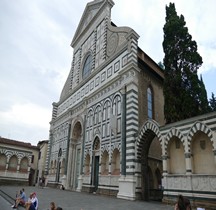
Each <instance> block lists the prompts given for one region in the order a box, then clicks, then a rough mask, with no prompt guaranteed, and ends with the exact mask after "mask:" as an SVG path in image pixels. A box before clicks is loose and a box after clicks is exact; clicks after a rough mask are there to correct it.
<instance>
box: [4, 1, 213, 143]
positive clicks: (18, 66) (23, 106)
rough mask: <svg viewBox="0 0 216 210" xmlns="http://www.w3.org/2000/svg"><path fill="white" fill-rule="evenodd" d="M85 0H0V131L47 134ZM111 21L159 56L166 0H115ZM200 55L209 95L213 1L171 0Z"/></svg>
mask: <svg viewBox="0 0 216 210" xmlns="http://www.w3.org/2000/svg"><path fill="white" fill-rule="evenodd" d="M87 2H89V1H88V0H61V1H59V0H31V1H29V0H10V1H8V0H0V96H1V97H0V136H2V137H5V138H10V139H14V140H19V141H24V142H30V143H31V144H33V145H36V144H37V142H38V141H41V140H45V139H48V137H49V122H50V120H51V114H52V103H53V102H58V100H59V96H60V93H61V90H62V88H63V85H64V82H65V80H66V78H67V75H68V73H69V70H70V66H71V62H72V55H73V49H72V48H71V47H70V43H71V41H72V38H73V36H74V33H75V30H76V28H77V26H78V23H79V20H80V18H81V16H82V13H83V11H84V9H85V6H86V3H87ZM114 2H115V5H114V7H113V9H112V21H113V22H114V23H115V24H116V25H117V26H129V27H131V28H133V29H134V30H135V31H136V32H137V33H138V34H139V35H140V38H139V46H140V47H141V48H142V50H144V51H145V52H146V53H147V54H148V55H149V56H150V57H151V58H152V59H153V60H155V62H157V63H158V62H159V61H162V60H163V56H164V55H163V49H162V41H163V26H164V23H165V5H166V4H169V2H170V1H167V0H133V1H131V0H114ZM172 2H174V3H175V6H176V10H177V13H178V15H180V14H182V15H184V17H185V21H186V25H187V27H188V29H189V33H190V34H191V35H192V37H193V40H195V41H196V42H197V45H198V52H199V53H200V55H201V56H202V58H203V65H202V67H201V68H200V70H199V73H202V76H203V80H204V83H205V86H206V90H207V93H208V97H211V93H212V92H214V93H215V95H216V84H215V83H216V82H215V81H216V28H215V21H216V12H215V6H216V2H215V0H174V1H172Z"/></svg>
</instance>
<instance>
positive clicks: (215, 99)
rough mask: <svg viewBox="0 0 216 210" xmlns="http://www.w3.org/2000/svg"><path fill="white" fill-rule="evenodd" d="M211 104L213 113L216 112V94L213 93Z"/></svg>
mask: <svg viewBox="0 0 216 210" xmlns="http://www.w3.org/2000/svg"><path fill="white" fill-rule="evenodd" d="M209 104H210V109H211V111H216V97H215V96H214V93H212V96H211V98H210V100H209Z"/></svg>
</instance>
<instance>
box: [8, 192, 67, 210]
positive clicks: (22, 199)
mask: <svg viewBox="0 0 216 210" xmlns="http://www.w3.org/2000/svg"><path fill="white" fill-rule="evenodd" d="M18 205H21V206H23V207H25V209H26V210H38V198H37V196H36V193H35V192H33V193H31V194H30V195H29V198H28V199H27V196H26V194H25V190H24V188H22V189H21V190H20V191H19V192H16V199H15V203H14V205H12V208H14V209H17V208H18ZM50 210H63V209H62V208H61V207H56V204H55V203H54V202H51V203H50Z"/></svg>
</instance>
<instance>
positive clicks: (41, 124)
mask: <svg viewBox="0 0 216 210" xmlns="http://www.w3.org/2000/svg"><path fill="white" fill-rule="evenodd" d="M0 118H1V121H3V122H5V123H6V124H8V125H10V122H12V124H22V125H25V126H30V127H31V126H36V127H38V128H46V129H48V128H49V121H50V119H51V112H50V109H47V108H44V107H41V106H38V105H36V104H31V103H27V104H14V105H13V106H12V107H11V109H9V110H7V111H4V112H0Z"/></svg>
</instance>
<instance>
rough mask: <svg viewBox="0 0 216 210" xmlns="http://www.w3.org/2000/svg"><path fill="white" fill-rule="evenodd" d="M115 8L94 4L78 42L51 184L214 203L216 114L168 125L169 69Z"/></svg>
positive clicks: (98, 0) (51, 156)
mask: <svg viewBox="0 0 216 210" xmlns="http://www.w3.org/2000/svg"><path fill="white" fill-rule="evenodd" d="M113 6H114V2H113V1H112V0H95V1H91V2H89V3H88V4H87V5H86V8H85V10H84V12H83V15H82V17H81V20H80V22H79V25H78V27H77V30H76V32H75V35H74V37H73V40H72V43H71V47H72V48H73V59H72V64H71V68H70V71H69V75H68V78H67V80H66V82H65V85H64V87H63V89H62V92H61V95H60V99H59V101H58V102H54V103H53V110H52V119H51V122H50V125H51V126H50V135H49V136H50V137H49V144H48V151H47V153H48V156H47V160H46V173H47V177H46V178H47V181H48V185H50V186H61V185H64V187H65V188H66V189H68V190H76V191H86V192H92V193H99V194H106V195H114V196H117V197H118V198H123V199H129V200H135V199H144V200H149V199H154V200H161V199H162V196H163V195H164V197H163V199H164V201H167V202H169V201H170V200H172V198H175V196H176V195H178V194H179V193H180V192H181V193H183V194H187V195H188V196H190V197H194V198H196V197H199V198H202V197H206V196H207V197H208V199H209V201H210V203H211V199H213V198H214V196H215V195H216V158H215V157H216V152H215V151H216V136H215V135H216V134H215V130H216V113H212V114H210V116H209V120H208V119H207V118H206V117H203V116H201V117H200V118H193V119H189V120H188V121H186V122H185V121H184V122H179V124H172V125H166V126H165V121H164V114H163V109H164V98H163V79H164V74H163V70H162V69H161V68H160V67H159V66H158V65H157V63H155V62H154V61H153V60H152V59H151V58H150V57H149V56H148V55H147V54H146V53H145V52H144V51H143V50H142V49H140V48H139V46H138V39H139V35H138V34H137V33H136V32H135V31H134V30H133V29H131V28H129V27H117V26H116V25H115V24H114V23H113V22H112V21H111V9H112V7H113ZM194 139H196V140H194ZM199 146H200V147H203V148H205V149H203V151H202V150H201V152H203V153H202V154H201V153H200V152H199V151H200V147H199ZM192 151H193V152H192ZM195 154H196V155H195ZM206 156H207V159H206V160H207V161H208V163H209V164H210V165H209V166H205V164H204V163H205V161H204V159H203V158H205V157H206ZM197 161H199V162H200V161H201V162H202V166H197ZM208 167H209V168H208ZM199 174H200V175H201V176H199ZM206 177H207V178H206ZM202 180H203V181H205V182H208V183H209V185H208V189H207V188H206V189H204V188H202V186H203V185H202V184H201V182H202ZM182 182H183V183H184V184H181V183H182ZM185 186H187V188H185ZM194 186H196V187H197V188H196V192H197V194H196V195H195V196H194V191H193V190H194V189H195V188H194ZM162 189H163V190H162ZM203 189H204V190H203ZM209 189H211V193H210V194H208V193H205V192H206V191H207V190H209ZM202 190H203V192H204V191H205V192H204V193H203V194H202V193H200V191H202ZM162 193H163V195H162Z"/></svg>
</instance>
